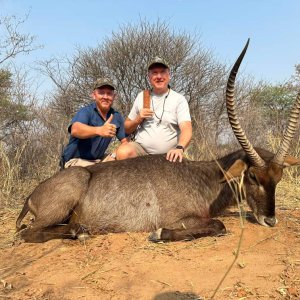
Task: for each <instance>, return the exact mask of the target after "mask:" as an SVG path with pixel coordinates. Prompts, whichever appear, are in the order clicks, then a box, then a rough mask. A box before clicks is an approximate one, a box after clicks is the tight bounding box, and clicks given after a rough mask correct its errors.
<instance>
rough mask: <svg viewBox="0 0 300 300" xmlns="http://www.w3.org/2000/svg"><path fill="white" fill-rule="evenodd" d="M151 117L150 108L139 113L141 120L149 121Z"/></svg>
mask: <svg viewBox="0 0 300 300" xmlns="http://www.w3.org/2000/svg"><path fill="white" fill-rule="evenodd" d="M152 116H153V110H151V109H150V108H142V109H141V111H140V117H141V118H142V119H150V118H152Z"/></svg>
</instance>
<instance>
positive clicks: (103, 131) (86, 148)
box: [61, 78, 127, 168]
mask: <svg viewBox="0 0 300 300" xmlns="http://www.w3.org/2000/svg"><path fill="white" fill-rule="evenodd" d="M115 96H116V92H115V87H114V85H113V84H112V82H111V81H110V80H109V79H107V78H101V79H98V80H97V81H96V83H95V85H94V90H93V92H92V98H93V99H94V100H95V102H93V103H91V104H89V105H87V106H85V107H83V108H82V109H80V110H79V111H78V112H77V113H76V115H75V116H74V117H73V119H72V122H71V125H70V126H69V128H68V131H69V133H70V134H71V137H70V140H69V143H68V145H67V146H66V147H65V149H64V151H63V154H62V163H61V165H62V167H63V168H68V167H71V166H82V167H86V166H89V165H92V164H95V163H98V162H100V161H102V162H104V161H108V160H114V159H115V154H114V153H113V154H112V155H110V156H107V155H106V154H105V151H106V149H107V147H108V145H109V143H110V142H111V140H112V138H114V137H115V136H116V137H117V138H118V140H119V141H120V142H121V143H122V144H124V143H127V139H126V137H125V130H124V119H123V117H122V116H121V114H120V113H119V112H117V111H115V110H114V109H113V108H112V104H113V101H114V99H115Z"/></svg>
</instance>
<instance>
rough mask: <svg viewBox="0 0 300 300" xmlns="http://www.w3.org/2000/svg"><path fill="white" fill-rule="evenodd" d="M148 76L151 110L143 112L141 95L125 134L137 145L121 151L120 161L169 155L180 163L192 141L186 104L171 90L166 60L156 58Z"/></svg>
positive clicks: (123, 148) (130, 115) (184, 100)
mask: <svg viewBox="0 0 300 300" xmlns="http://www.w3.org/2000/svg"><path fill="white" fill-rule="evenodd" d="M148 76H149V82H150V84H151V86H152V89H151V94H150V108H144V101H143V92H141V93H139V94H138V96H137V98H136V99H135V101H134V104H133V107H132V109H131V111H130V114H129V116H128V118H127V119H126V120H125V131H126V133H127V134H134V141H132V142H130V143H127V144H124V145H121V146H120V147H119V148H118V151H117V159H118V160H121V159H126V158H132V157H136V156H142V155H147V154H162V153H167V155H166V158H167V160H169V161H172V162H175V161H177V160H179V161H180V162H181V161H182V157H183V152H184V150H185V149H186V147H187V146H188V144H189V142H190V140H191V138H192V124H191V116H190V111H189V106H188V103H187V100H186V99H185V97H184V96H182V95H181V94H178V93H176V92H175V91H173V90H172V89H171V88H170V86H169V82H170V70H169V65H168V64H167V63H166V62H165V61H164V60H163V59H161V58H159V57H155V58H154V60H153V61H152V62H151V63H150V64H149V66H148Z"/></svg>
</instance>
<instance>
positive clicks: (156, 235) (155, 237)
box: [148, 228, 163, 243]
mask: <svg viewBox="0 0 300 300" xmlns="http://www.w3.org/2000/svg"><path fill="white" fill-rule="evenodd" d="M162 231H163V228H159V229H157V230H156V231H153V232H151V233H150V235H149V237H148V240H149V241H150V242H154V243H157V242H160V241H162V239H161V235H162Z"/></svg>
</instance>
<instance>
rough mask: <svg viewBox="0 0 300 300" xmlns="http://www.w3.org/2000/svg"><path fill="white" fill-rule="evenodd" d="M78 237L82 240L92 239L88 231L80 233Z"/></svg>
mask: <svg viewBox="0 0 300 300" xmlns="http://www.w3.org/2000/svg"><path fill="white" fill-rule="evenodd" d="M77 238H78V240H79V241H80V242H85V241H86V240H88V239H90V238H91V237H90V235H89V234H88V233H86V232H83V233H80V234H78V235H77Z"/></svg>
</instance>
